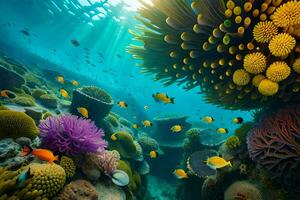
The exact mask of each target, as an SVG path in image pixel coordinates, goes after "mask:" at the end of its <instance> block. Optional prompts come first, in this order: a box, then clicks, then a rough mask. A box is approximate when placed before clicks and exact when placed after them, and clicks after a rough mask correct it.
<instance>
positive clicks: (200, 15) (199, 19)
mask: <svg viewBox="0 0 300 200" xmlns="http://www.w3.org/2000/svg"><path fill="white" fill-rule="evenodd" d="M202 17H203V15H202V14H199V15H198V16H197V23H198V24H201V20H202Z"/></svg>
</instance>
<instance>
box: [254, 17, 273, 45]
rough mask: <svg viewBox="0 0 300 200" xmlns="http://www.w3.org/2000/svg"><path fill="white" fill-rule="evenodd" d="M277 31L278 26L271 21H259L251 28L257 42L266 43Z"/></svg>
mask: <svg viewBox="0 0 300 200" xmlns="http://www.w3.org/2000/svg"><path fill="white" fill-rule="evenodd" d="M277 33H278V28H277V27H276V26H275V25H274V23H273V22H271V21H263V22H259V23H257V24H256V25H255V27H254V29H253V37H254V39H255V40H256V41H257V42H261V43H267V42H269V41H270V40H271V39H272V38H273V37H274V36H275V35H277Z"/></svg>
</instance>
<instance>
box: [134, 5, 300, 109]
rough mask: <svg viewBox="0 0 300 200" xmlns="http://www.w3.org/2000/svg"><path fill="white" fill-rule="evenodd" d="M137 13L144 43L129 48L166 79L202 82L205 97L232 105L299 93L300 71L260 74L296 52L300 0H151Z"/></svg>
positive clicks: (138, 35)
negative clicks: (278, 77)
mask: <svg viewBox="0 0 300 200" xmlns="http://www.w3.org/2000/svg"><path fill="white" fill-rule="evenodd" d="M139 14H140V15H139V16H138V17H137V19H138V20H139V21H140V22H141V23H142V26H138V28H137V29H138V31H137V32H134V31H131V32H132V33H133V34H134V39H135V40H137V41H138V42H142V43H143V45H142V46H136V45H132V46H131V47H129V49H128V51H129V52H130V53H131V54H132V55H133V57H134V58H136V59H140V60H142V62H141V63H140V64H139V66H140V67H141V68H142V72H144V73H147V74H155V75H156V76H155V80H159V81H162V82H163V83H164V85H165V86H167V85H170V84H173V83H178V85H182V84H183V85H185V89H192V88H195V87H198V86H200V88H201V92H202V93H203V94H204V96H205V99H206V101H207V102H209V103H213V104H217V105H220V106H223V107H225V108H228V109H245V110H247V109H252V108H260V107H263V106H265V105H270V104H273V103H281V102H286V101H289V100H299V95H298V92H299V91H300V90H299V84H298V83H297V82H298V81H297V80H299V78H300V74H297V73H293V72H292V71H290V73H285V74H284V75H285V76H284V79H282V78H281V79H282V80H281V82H280V84H278V83H273V82H274V81H275V80H273V79H271V78H269V81H268V80H266V81H264V82H261V81H262V79H261V78H262V76H265V75H266V74H265V73H266V70H268V67H269V66H271V64H272V63H274V62H277V61H280V62H285V63H286V64H287V65H288V66H292V65H293V63H295V60H296V59H297V58H299V47H297V45H296V44H297V41H298V38H299V36H300V20H299V18H300V17H299V16H300V3H299V2H298V1H271V0H270V1H252V0H247V1H231V0H228V1H224V0H193V1H192V2H191V4H190V1H186V0H171V1H159V0H153V6H152V5H148V4H146V3H145V4H144V6H143V8H141V9H140V11H139ZM295 66H296V65H295ZM294 68H295V69H297V68H296V67H294ZM245 70H246V71H245ZM270 70H271V69H270ZM270 70H269V71H270ZM295 71H297V70H295ZM257 74H260V76H259V79H258V77H257V76H254V75H257ZM253 79H255V80H253ZM270 81H273V82H270ZM259 85H261V86H260V87H259ZM268 89H270V91H268ZM269 96H272V97H269Z"/></svg>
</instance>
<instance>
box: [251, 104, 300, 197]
mask: <svg viewBox="0 0 300 200" xmlns="http://www.w3.org/2000/svg"><path fill="white" fill-rule="evenodd" d="M299 119H300V105H295V106H289V107H286V108H282V109H280V110H279V111H277V112H276V113H273V114H269V115H267V116H264V117H263V118H262V119H261V120H260V122H259V124H258V125H256V126H254V128H253V129H252V130H251V131H250V133H249V137H248V150H249V155H250V157H251V158H252V159H253V160H254V161H256V162H258V163H259V164H260V165H262V166H264V167H265V168H267V169H268V171H269V172H270V173H272V177H273V178H275V179H276V180H278V181H280V183H281V184H282V185H285V186H291V185H292V187H291V188H289V189H295V190H298V192H299V191H300V188H299V187H298V186H297V184H296V182H297V181H299V180H300V176H299V171H300V165H299V157H300V140H299V132H300V121H299Z"/></svg>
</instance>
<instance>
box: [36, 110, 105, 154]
mask: <svg viewBox="0 0 300 200" xmlns="http://www.w3.org/2000/svg"><path fill="white" fill-rule="evenodd" d="M39 129H40V137H41V139H42V146H43V147H45V148H48V149H51V150H52V151H53V152H55V153H63V154H68V155H78V154H81V153H87V152H101V151H103V150H104V148H105V147H106V146H107V143H106V141H104V140H103V139H102V137H103V136H104V132H103V131H102V129H98V128H97V126H96V125H95V124H94V123H93V122H91V121H90V120H86V119H82V118H79V117H77V116H74V115H60V116H51V117H48V118H47V119H46V120H44V121H42V122H41V123H40V125H39Z"/></svg>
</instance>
